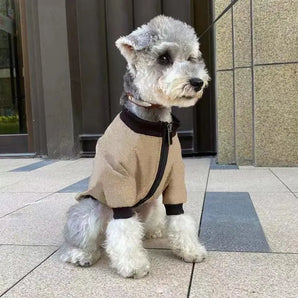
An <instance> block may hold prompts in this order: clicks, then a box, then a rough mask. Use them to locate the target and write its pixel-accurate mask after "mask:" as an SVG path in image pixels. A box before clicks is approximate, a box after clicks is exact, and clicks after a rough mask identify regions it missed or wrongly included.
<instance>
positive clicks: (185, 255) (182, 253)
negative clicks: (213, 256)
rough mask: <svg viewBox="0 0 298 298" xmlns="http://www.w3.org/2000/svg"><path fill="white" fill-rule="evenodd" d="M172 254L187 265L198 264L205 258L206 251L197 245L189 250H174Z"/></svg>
mask: <svg viewBox="0 0 298 298" xmlns="http://www.w3.org/2000/svg"><path fill="white" fill-rule="evenodd" d="M174 253H175V254H176V255H178V256H179V257H181V258H182V259H183V260H184V261H185V262H187V263H193V262H194V263H200V262H202V261H204V260H205V259H206V257H207V251H206V249H205V247H204V246H202V245H198V246H196V247H193V248H192V249H189V250H176V251H174Z"/></svg>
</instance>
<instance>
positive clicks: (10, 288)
mask: <svg viewBox="0 0 298 298" xmlns="http://www.w3.org/2000/svg"><path fill="white" fill-rule="evenodd" d="M57 250H58V248H57V249H56V250H54V251H53V252H52V253H51V254H50V255H49V256H47V257H46V258H45V259H44V260H43V261H41V262H40V263H39V264H38V265H37V266H35V267H34V268H33V269H31V270H30V271H29V272H28V273H26V274H25V275H24V276H23V277H22V278H21V279H19V280H18V281H17V282H16V283H14V284H13V285H12V286H11V287H9V288H8V289H7V290H6V291H4V292H3V293H2V294H1V295H0V297H2V296H3V295H5V294H6V293H7V292H8V291H10V290H11V289H12V288H14V287H15V286H16V285H17V284H18V283H20V282H21V281H22V280H23V279H24V278H26V277H27V276H28V275H29V274H30V273H31V272H33V271H34V270H35V269H36V268H37V267H39V266H40V265H41V264H42V263H44V262H45V261H46V260H48V259H49V258H50V257H51V256H52V255H53V254H54V253H55V252H56V251H57Z"/></svg>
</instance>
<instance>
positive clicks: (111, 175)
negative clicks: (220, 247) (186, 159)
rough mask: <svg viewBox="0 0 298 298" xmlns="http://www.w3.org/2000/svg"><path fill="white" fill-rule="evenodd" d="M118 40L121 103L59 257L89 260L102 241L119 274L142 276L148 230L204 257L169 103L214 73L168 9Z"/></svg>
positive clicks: (190, 96)
mask: <svg viewBox="0 0 298 298" xmlns="http://www.w3.org/2000/svg"><path fill="white" fill-rule="evenodd" d="M116 46H117V47H118V48H119V50H120V52H121V54H122V55H123V56H124V57H125V59H126V60H127V65H128V67H127V72H126V74H125V76H124V92H123V94H122V96H121V104H122V106H123V111H122V112H121V113H120V114H119V115H118V116H117V117H116V118H115V119H114V121H113V122H112V124H111V125H110V126H109V127H108V129H107V130H106V132H105V134H104V136H103V137H101V138H100V139H99V141H98V143H97V147H96V156H95V159H94V167H93V172H92V175H91V179H90V183H89V189H88V191H86V192H84V193H81V194H79V196H78V199H79V203H78V204H76V205H74V206H72V207H71V208H70V210H69V211H68V218H67V222H66V225H65V230H64V235H65V244H64V245H63V247H62V248H61V251H60V257H61V260H62V261H64V262H70V263H73V264H77V265H80V266H90V265H92V264H94V263H95V262H96V261H97V260H98V259H99V257H100V247H101V246H103V247H104V248H105V249H106V252H107V254H108V256H109V257H110V259H111V266H112V267H113V268H115V269H116V270H117V272H118V273H119V274H120V275H122V276H124V277H134V278H140V277H143V276H145V275H146V274H148V272H149V267H150V264H149V261H148V256H147V252H146V250H145V249H144V248H143V245H142V239H143V237H144V236H146V237H147V238H157V237H163V236H167V237H168V239H169V245H170V247H171V249H172V250H173V252H174V253H175V254H176V255H178V256H179V257H181V258H183V259H184V261H186V262H201V261H202V260H203V259H204V258H205V257H206V250H205V248H204V247H203V246H202V245H201V244H200V243H199V241H198V237H197V229H196V225H195V223H194V221H193V220H192V219H191V218H190V217H189V216H188V215H185V214H184V212H183V208H182V204H183V203H184V202H185V201H186V188H185V182H184V166H183V162H182V157H181V147H180V144H179V141H178V137H177V135H176V129H177V125H178V121H177V119H176V118H175V117H174V116H173V115H172V114H171V107H172V106H178V107H189V106H193V105H194V104H195V103H196V102H197V101H198V99H199V98H200V97H201V96H202V94H203V90H204V88H205V87H206V86H207V84H208V81H209V76H208V73H207V70H206V67H205V64H204V61H203V59H202V56H201V52H200V50H199V42H198V38H197V36H196V34H195V31H194V29H193V28H192V27H190V26H189V25H187V24H185V23H182V22H181V21H178V20H174V19H173V18H171V17H166V16H158V17H155V18H154V19H152V20H151V21H150V22H149V23H148V24H146V25H143V26H142V27H139V28H138V29H136V30H135V31H133V32H132V33H131V34H129V35H128V36H125V37H121V38H119V39H118V40H117V41H116ZM161 194H162V202H161V200H160V199H158V198H159V197H160V196H161ZM162 203H163V204H164V206H163V204H162ZM164 207H165V208H164Z"/></svg>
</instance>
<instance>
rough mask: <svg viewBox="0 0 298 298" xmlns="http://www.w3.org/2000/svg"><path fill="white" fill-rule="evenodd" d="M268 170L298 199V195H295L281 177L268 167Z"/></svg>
mask: <svg viewBox="0 0 298 298" xmlns="http://www.w3.org/2000/svg"><path fill="white" fill-rule="evenodd" d="M269 171H270V172H271V173H272V174H273V175H274V176H275V177H276V178H277V179H278V180H279V181H280V182H281V183H282V184H283V185H284V186H285V187H286V188H287V189H288V190H289V191H290V193H291V194H292V195H293V196H294V197H295V198H297V199H298V197H297V196H296V194H295V193H294V192H293V191H292V190H291V189H290V188H289V187H288V186H287V185H286V184H285V183H284V182H283V181H282V180H281V178H279V177H278V176H277V175H276V174H275V173H274V172H273V171H272V170H271V169H270V168H269Z"/></svg>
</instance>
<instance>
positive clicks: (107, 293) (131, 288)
mask: <svg viewBox="0 0 298 298" xmlns="http://www.w3.org/2000/svg"><path fill="white" fill-rule="evenodd" d="M57 255H58V254H57V253H56V254H54V255H53V256H51V257H50V258H49V259H48V260H46V261H45V262H44V263H43V264H42V265H40V266H39V267H38V268H37V269H35V270H34V271H33V272H32V273H30V274H29V275H28V276H27V277H26V278H25V279H23V280H22V281H21V282H19V283H18V284H17V285H16V286H15V287H14V288H12V289H11V290H10V291H9V292H8V293H7V294H6V295H4V296H3V297H5V298H8V297H25V298H27V297H28V298H29V297H30V298H32V297H50V298H52V297H80V298H81V297H88V298H91V297H105V298H107V297H113V298H117V297H121V298H123V297H125V298H129V297H134V298H135V297H138V298H139V297H140V298H141V297H146V298H147V297H166V298H168V297H186V296H187V291H188V285H189V281H190V275H191V270H192V264H189V263H184V262H183V261H181V260H179V259H177V258H176V257H174V256H173V255H172V253H171V252H169V251H167V250H149V258H150V261H151V271H150V273H149V275H148V276H146V277H145V278H143V279H124V278H122V277H120V276H119V275H117V274H116V273H115V271H114V270H113V269H111V268H110V267H109V265H108V264H109V260H108V258H107V257H106V256H103V257H102V258H101V259H100V260H99V261H98V263H97V264H95V265H94V266H92V267H89V268H79V267H75V266H73V265H70V264H64V263H61V262H60V261H59V260H58V256H57Z"/></svg>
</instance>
